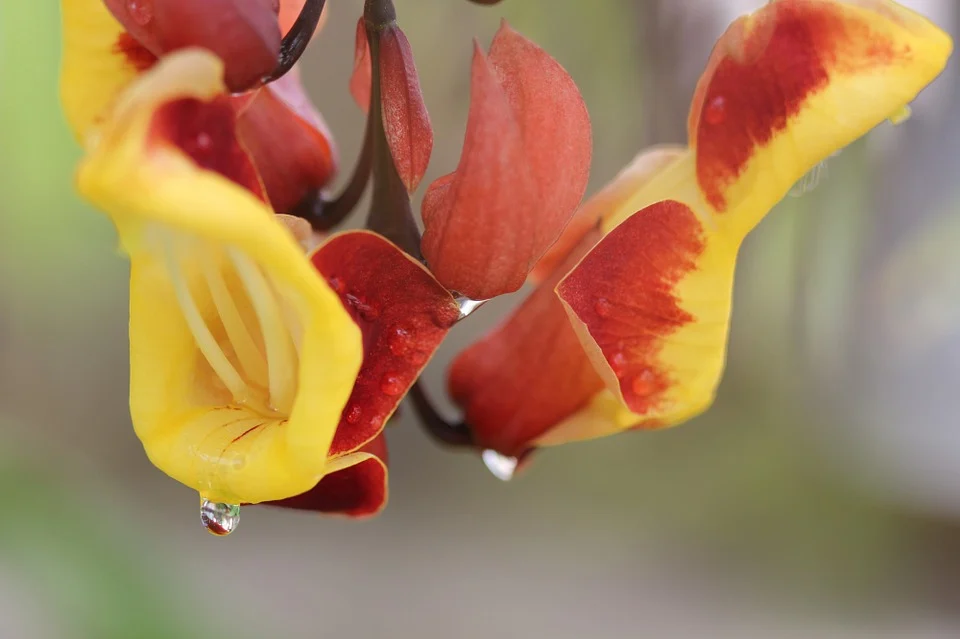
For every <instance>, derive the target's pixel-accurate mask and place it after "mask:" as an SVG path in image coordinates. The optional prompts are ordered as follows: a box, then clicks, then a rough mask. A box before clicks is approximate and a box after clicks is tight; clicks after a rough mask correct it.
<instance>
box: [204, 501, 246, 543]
mask: <svg viewBox="0 0 960 639" xmlns="http://www.w3.org/2000/svg"><path fill="white" fill-rule="evenodd" d="M200 523H202V524H203V527H204V528H206V529H207V532H209V533H210V534H211V535H216V536H217V537H223V536H225V535H229V534H230V533H232V532H233V531H234V530H236V528H237V524H238V523H240V506H238V505H237V504H223V503H220V502H216V501H210V500H209V499H204V500H203V503H202V504H201V505H200Z"/></svg>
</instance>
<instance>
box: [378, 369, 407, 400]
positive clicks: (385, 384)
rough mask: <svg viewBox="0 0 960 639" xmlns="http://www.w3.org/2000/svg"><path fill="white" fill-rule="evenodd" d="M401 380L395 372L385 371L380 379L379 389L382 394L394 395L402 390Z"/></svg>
mask: <svg viewBox="0 0 960 639" xmlns="http://www.w3.org/2000/svg"><path fill="white" fill-rule="evenodd" d="M403 386H404V384H403V380H402V379H400V377H399V376H397V374H396V373H387V374H385V375H384V376H383V378H382V379H381V380H380V390H381V391H383V394H384V395H390V396H391V397H396V396H397V395H399V394H400V393H402V392H403Z"/></svg>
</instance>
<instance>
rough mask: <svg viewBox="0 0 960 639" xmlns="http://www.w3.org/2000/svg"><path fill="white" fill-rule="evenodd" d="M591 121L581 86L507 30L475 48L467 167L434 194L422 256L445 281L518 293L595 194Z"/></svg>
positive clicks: (478, 294)
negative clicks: (590, 191) (486, 49)
mask: <svg viewBox="0 0 960 639" xmlns="http://www.w3.org/2000/svg"><path fill="white" fill-rule="evenodd" d="M590 154H591V137H590V121H589V117H588V115H587V111H586V107H585V105H584V103H583V99H582V98H581V96H580V93H579V91H578V90H577V87H576V85H575V84H574V83H573V80H572V79H571V78H570V76H569V75H568V74H567V73H566V71H564V70H563V68H562V67H561V66H560V65H559V64H558V63H557V62H556V60H554V59H553V58H551V57H550V56H548V55H547V54H546V53H545V52H544V51H543V50H542V49H540V48H539V47H537V46H536V45H535V44H533V43H532V42H530V41H529V40H527V39H525V38H523V37H522V36H520V35H519V34H518V33H516V32H515V31H513V30H512V29H510V27H509V26H507V25H506V23H504V24H503V25H502V26H501V28H500V30H499V31H498V32H497V35H496V37H495V38H494V41H493V45H492V46H491V48H490V56H489V59H488V58H486V57H485V56H484V55H483V53H482V52H481V51H480V49H479V46H475V51H474V57H473V67H472V71H471V103H470V114H469V117H468V121H467V132H466V136H465V139H464V144H463V153H462V155H461V157H460V164H459V166H458V167H457V170H456V172H455V173H453V174H452V175H450V176H446V177H445V178H441V180H438V181H437V182H434V183H433V184H431V185H430V188H429V189H428V190H427V193H426V195H425V196H424V201H423V209H422V213H423V221H424V226H425V233H424V236H423V245H422V250H423V254H424V256H425V257H426V258H427V260H428V262H429V263H430V266H431V269H432V270H433V271H434V273H436V275H437V278H438V279H439V280H440V281H441V282H442V283H443V284H444V285H446V286H447V287H448V288H451V289H453V290H457V291H459V292H461V293H463V294H465V295H467V296H469V297H472V298H474V299H487V298H490V297H493V296H495V295H500V294H502V293H508V292H510V291H515V290H517V289H518V288H520V286H522V284H523V281H524V279H525V278H526V276H527V273H528V272H529V271H530V269H531V268H532V267H533V265H534V264H535V263H536V261H537V260H538V259H540V257H541V256H542V255H543V253H544V252H545V251H546V250H547V248H548V247H549V246H550V245H551V244H552V243H553V242H554V241H555V240H556V239H557V237H559V235H560V232H561V231H562V230H563V227H564V226H565V225H566V224H567V222H568V221H569V220H570V218H571V216H572V215H573V213H574V211H575V209H576V206H577V204H578V203H579V202H580V198H581V197H582V196H583V192H584V189H585V188H586V183H587V177H588V173H589V165H590Z"/></svg>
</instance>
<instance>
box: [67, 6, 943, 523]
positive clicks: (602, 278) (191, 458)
mask: <svg viewBox="0 0 960 639" xmlns="http://www.w3.org/2000/svg"><path fill="white" fill-rule="evenodd" d="M480 4H495V3H487V2H483V3H480ZM61 6H62V10H63V22H64V59H63V70H62V78H61V96H62V101H63V107H64V112H65V114H66V117H67V120H68V122H69V123H70V125H71V128H72V129H73V131H74V132H75V134H76V136H77V138H78V140H79V141H80V143H81V144H82V145H83V147H84V149H85V156H84V158H83V160H82V162H81V164H80V167H79V169H78V172H77V186H78V189H79V191H80V193H81V194H82V195H83V196H84V197H85V198H86V199H88V200H89V201H91V202H92V203H94V204H95V205H96V206H97V207H98V208H100V209H102V210H103V211H104V212H105V213H106V214H107V215H108V216H109V217H110V219H111V220H112V222H113V224H114V225H115V227H116V229H117V232H118V235H119V240H120V244H121V247H122V249H123V251H124V252H125V253H126V254H127V255H128V256H129V260H130V411H131V415H132V419H133V425H134V428H135V429H136V433H137V435H138V437H139V438H140V440H141V441H142V443H143V446H144V449H145V450H146V453H147V455H148V456H149V458H150V460H151V461H152V462H153V463H154V464H155V465H156V466H157V467H158V468H160V469H161V470H162V471H163V472H165V473H167V474H168V475H170V476H171V477H173V478H174V479H176V480H178V481H180V482H182V483H183V484H185V485H187V486H189V487H191V488H193V489H195V490H196V491H197V492H198V493H199V494H200V496H201V498H202V499H203V500H204V507H203V511H202V512H203V515H204V523H205V525H206V526H207V528H208V529H209V530H210V531H211V532H215V533H218V534H223V533H227V532H230V530H232V527H233V526H234V525H235V524H236V515H237V507H238V506H239V505H240V504H272V505H277V506H284V507H290V508H300V509H308V510H313V511H319V512H328V513H340V514H346V515H350V516H363V515H371V514H374V513H376V512H378V511H379V510H380V509H381V508H382V507H383V505H384V503H385V501H386V497H387V456H386V447H385V444H384V437H383V428H384V424H385V423H386V421H387V420H388V419H389V418H390V416H391V415H392V414H393V412H394V411H395V409H396V407H397V405H398V403H399V402H400V401H401V399H403V398H404V397H405V396H406V395H407V393H408V391H411V389H412V392H411V398H412V400H413V403H414V405H415V407H416V408H417V409H418V412H419V413H420V414H421V417H422V420H423V422H424V423H425V425H426V426H428V428H429V429H430V430H431V431H432V432H433V433H434V434H436V435H438V436H439V437H440V438H441V439H443V440H444V441H446V442H448V443H458V444H462V445H466V446H470V447H473V448H475V449H477V450H478V451H484V454H485V455H488V456H489V457H490V461H491V463H498V464H500V465H501V466H503V465H504V464H506V468H500V470H501V471H502V472H505V473H509V472H511V471H512V466H513V465H515V464H516V463H518V461H519V460H522V459H526V458H528V455H529V453H530V452H531V451H533V450H535V449H537V448H540V447H544V446H550V445H554V444H560V443H566V442H571V441H576V440H583V439H588V438H594V437H600V436H604V435H610V434H614V433H619V432H621V431H626V430H632V429H650V428H660V427H666V426H672V425H675V424H679V423H681V422H683V421H685V420H687V419H689V418H691V417H693V416H695V415H697V414H699V413H701V412H703V411H704V410H706V409H707V408H708V407H709V406H710V404H711V402H712V400H713V397H714V394H715V391H716V387H717V384H718V382H719V380H720V377H721V375H722V372H723V367H724V359H725V349H726V341H727V334H728V329H729V321H730V310H731V291H732V287H733V277H734V267H735V263H736V257H737V253H738V250H739V247H740V245H741V243H742V242H743V240H744V238H745V236H746V235H747V234H748V233H749V232H750V230H751V229H752V228H753V227H754V226H756V224H757V223H758V222H759V221H760V220H761V219H762V218H763V217H764V216H765V215H766V214H767V212H768V211H769V210H770V209H771V208H772V207H773V206H774V205H775V204H776V203H777V202H778V201H779V200H780V199H781V198H783V197H784V196H785V195H786V194H787V192H788V191H789V189H790V188H791V186H792V185H793V184H794V183H795V182H796V181H797V180H798V179H800V178H801V177H802V176H803V175H804V174H805V173H807V172H808V171H810V170H811V169H812V168H813V167H815V166H816V165H817V164H818V163H819V162H821V161H822V160H824V159H825V158H826V157H828V156H829V155H831V154H832V153H834V152H836V151H837V150H839V149H840V148H842V147H844V146H846V145H848V144H850V143H851V142H853V141H854V140H856V139H857V138H859V137H861V136H862V135H864V134H865V133H867V132H868V131H869V130H870V129H871V128H873V127H875V126H876V125H878V124H879V123H881V122H883V121H884V120H886V119H888V118H896V117H897V116H898V114H900V113H901V112H902V111H903V110H904V109H905V108H906V106H907V104H908V103H909V102H910V101H911V100H912V99H913V98H914V97H915V96H916V95H917V94H918V93H919V92H920V91H921V90H922V89H923V88H924V87H925V86H927V85H928V84H929V83H930V82H931V81H933V79H934V78H935V77H936V76H937V75H938V74H939V73H940V72H941V70H942V69H943V68H944V66H945V64H946V61H947V58H948V57H949V55H950V52H951V49H952V43H951V41H950V39H949V37H948V36H947V35H946V34H944V33H943V32H942V31H941V30H940V29H938V28H937V27H936V26H934V25H933V24H931V23H930V22H929V21H927V20H926V19H925V18H923V17H921V16H919V15H917V14H916V13H913V12H911V11H909V10H907V9H904V8H903V7H901V6H899V5H898V4H896V3H895V2H892V1H890V0H773V1H772V2H770V3H768V4H766V5H765V6H763V7H762V8H760V9H758V10H757V11H756V12H755V13H753V14H751V15H748V16H745V17H742V18H740V19H738V20H737V21H736V22H734V23H733V24H732V25H731V26H730V27H729V28H728V29H727V31H726V32H725V33H724V34H723V35H722V36H721V38H720V40H719V41H718V42H717V44H716V46H715V47H714V49H713V53H712V55H711V57H710V59H709V60H708V62H707V65H706V69H705V71H704V73H703V75H702V77H701V79H700V81H699V83H698V85H697V88H696V91H695V94H694V96H693V100H692V103H691V108H690V115H689V120H688V140H687V144H686V145H685V146H676V147H657V148H653V149H649V150H646V151H644V152H641V153H640V154H639V155H638V156H637V158H636V159H635V160H634V161H633V162H632V163H631V164H630V166H628V167H627V168H625V169H624V170H623V171H622V172H621V173H620V174H619V175H617V176H616V177H615V178H614V179H613V181H612V182H610V183H609V184H608V185H607V186H606V187H604V188H603V189H602V190H600V191H599V192H598V193H597V194H595V195H594V196H592V197H591V198H589V199H588V200H587V201H586V202H585V203H583V204H582V205H581V199H582V198H583V195H584V192H585V190H586V186H587V179H588V174H589V167H590V161H591V153H592V141H591V131H590V120H589V117H588V114H587V109H586V107H585V105H584V101H583V99H582V97H581V95H580V93H579V91H578V89H577V87H576V85H575V84H574V82H573V80H572V79H571V77H570V76H569V74H567V72H566V71H565V70H564V69H563V68H562V67H561V66H560V65H559V64H558V63H557V62H556V61H555V60H554V59H553V58H551V57H550V56H549V55H548V54H547V53H546V52H544V51H543V50H542V49H541V48H539V47H538V46H537V45H536V44H534V43H533V42H531V41H530V40H528V39H526V38H524V37H523V36H522V35H520V34H519V33H517V32H516V31H514V30H513V29H512V28H511V27H510V26H508V25H507V24H505V23H504V24H503V25H502V26H501V28H500V30H499V31H498V32H497V34H496V36H495V37H494V39H493V43H492V44H491V46H490V48H489V50H488V51H487V52H484V51H483V50H482V49H481V48H480V46H479V45H475V50H474V54H473V61H472V67H471V69H470V81H471V85H470V86H471V89H470V109H469V114H468V121H467V127H466V133H465V137H464V141H463V147H462V153H461V157H460V161H459V164H458V165H457V166H456V167H455V169H454V170H453V171H452V172H451V173H449V174H447V175H445V176H443V177H441V178H439V179H437V180H435V181H434V182H433V183H431V184H429V185H428V186H427V188H426V191H425V194H424V197H423V204H422V210H421V217H422V226H423V232H422V234H421V231H420V225H419V224H418V223H417V220H416V219H415V217H414V215H413V212H412V210H411V204H410V195H411V193H413V192H414V191H415V190H416V189H417V188H418V186H419V184H420V181H421V179H422V178H423V176H424V174H425V172H426V169H427V165H428V163H429V161H430V155H431V150H432V146H433V130H432V127H431V124H430V118H429V115H428V112H427V109H426V106H425V104H424V100H423V96H422V94H421V91H420V85H419V80H418V77H417V70H416V66H415V64H414V59H413V53H412V47H411V44H410V43H409V42H408V40H407V38H406V36H405V35H404V33H403V31H402V30H401V29H400V28H399V26H398V23H397V16H396V12H395V10H394V7H393V4H392V3H391V2H390V0H366V5H365V9H364V14H363V16H361V17H360V19H359V22H358V25H357V34H356V49H355V51H354V72H353V76H352V78H351V81H350V86H349V89H350V91H351V93H352V94H353V96H354V98H355V100H356V101H357V104H358V105H359V106H360V107H361V108H362V109H364V110H365V111H366V112H367V114H368V116H367V125H366V136H365V140H364V144H363V148H362V151H361V153H360V157H359V160H358V162H357V166H356V169H355V170H354V173H353V177H352V178H351V179H350V180H349V182H348V184H347V186H346V187H345V188H344V190H343V192H342V193H340V194H338V195H337V196H331V195H330V194H329V193H328V189H327V187H328V183H329V181H330V179H331V177H332V176H333V175H334V172H335V170H336V168H337V164H338V160H337V154H336V150H335V147H334V144H333V142H332V138H331V135H330V132H329V131H328V130H327V128H326V126H325V125H324V123H323V120H322V119H321V117H320V115H319V113H318V112H317V111H316V110H315V108H314V107H313V105H312V104H311V102H310V100H309V99H308V97H307V96H306V94H305V92H304V91H303V89H302V86H301V85H300V71H299V69H298V65H297V58H298V57H299V55H300V53H302V51H303V49H304V48H305V47H306V46H307V43H308V42H309V40H310V39H311V37H312V36H313V35H314V32H315V31H316V30H317V29H318V27H319V25H320V23H321V22H322V21H323V9H324V2H323V1H322V0H280V1H279V2H277V0H248V1H243V2H241V1H240V0H204V2H197V1H196V0H61ZM478 10H483V9H478ZM485 10H489V9H485ZM368 182H372V198H371V208H370V212H369V215H368V217H367V225H366V229H365V230H355V231H342V232H338V233H335V234H332V235H330V234H328V233H327V232H328V231H330V230H331V229H332V228H333V227H335V226H336V225H337V224H339V223H340V222H341V221H342V220H343V219H344V217H345V216H346V215H347V214H348V213H349V212H350V211H352V210H353V209H354V208H355V206H356V204H357V202H358V200H359V196H360V194H361V193H362V192H363V191H364V189H365V187H366V185H367V184H368ZM524 284H529V285H531V286H532V289H533V290H532V292H531V293H530V295H529V296H528V297H527V298H526V300H525V302H524V303H523V304H522V305H521V306H520V307H519V308H518V309H517V310H516V311H515V312H514V313H513V314H512V315H511V316H510V317H509V318H507V319H506V320H505V322H503V323H502V324H501V325H500V326H499V327H498V328H497V329H496V330H494V331H493V332H492V333H490V334H489V335H487V336H485V337H484V338H482V339H481V340H479V341H478V342H477V343H475V344H473V345H472V346H470V347H469V348H467V349H466V350H465V351H464V352H463V353H461V354H460V355H459V356H458V357H457V358H456V359H455V361H454V363H453V365H452V367H451V369H450V371H449V391H450V395H451V397H452V398H453V399H454V401H455V402H456V403H457V404H458V405H459V406H460V407H461V408H462V410H463V422H462V423H460V424H455V425H452V424H447V423H445V422H444V421H443V420H442V419H441V418H440V417H439V416H438V415H437V414H436V412H435V411H433V410H432V408H431V407H430V405H429V401H428V400H427V397H426V395H425V394H424V393H423V391H422V389H420V388H418V387H417V386H416V381H417V378H418V377H419V375H420V373H421V372H422V370H423V369H424V367H425V366H426V365H427V363H428V362H429V360H430V358H431V356H432V355H433V353H434V352H435V350H436V349H437V347H438V346H439V345H440V343H441V342H442V341H443V339H444V337H445V336H446V334H447V332H448V331H449V330H450V328H451V327H452V326H453V325H454V324H455V323H457V322H458V321H460V320H462V319H464V318H465V317H467V315H469V312H470V311H471V310H472V309H474V308H476V307H477V306H478V305H479V304H480V303H482V302H483V301H485V300H488V299H490V298H493V297H496V296H498V295H503V294H506V293H510V292H513V291H517V290H519V289H520V288H521V287H522V286H524Z"/></svg>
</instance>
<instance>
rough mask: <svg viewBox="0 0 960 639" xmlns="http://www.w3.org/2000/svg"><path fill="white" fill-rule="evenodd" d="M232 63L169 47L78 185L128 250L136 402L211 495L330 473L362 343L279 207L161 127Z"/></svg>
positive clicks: (162, 462) (93, 151)
mask: <svg viewBox="0 0 960 639" xmlns="http://www.w3.org/2000/svg"><path fill="white" fill-rule="evenodd" d="M221 74H222V64H221V63H220V61H219V60H217V59H216V58H215V57H213V56H212V55H211V54H209V53H206V52H203V51H200V50H187V51H182V52H178V53H175V54H172V55H170V56H168V57H166V58H164V60H163V61H162V62H160V63H159V64H158V65H157V66H156V67H155V68H154V69H153V70H152V71H150V72H149V73H147V74H145V75H144V76H143V77H141V78H140V79H138V80H137V81H136V82H135V83H134V84H133V85H132V86H131V87H130V89H129V90H128V91H127V92H125V93H124V94H123V96H122V97H121V98H120V100H118V102H117V106H116V109H115V110H114V111H113V112H112V115H111V117H110V119H109V120H107V121H106V122H105V124H104V126H103V127H102V128H101V129H100V130H99V131H98V132H97V135H95V136H91V138H90V139H91V144H90V152H89V154H88V156H87V157H86V159H85V160H84V161H83V163H82V165H81V167H80V170H79V174H78V184H79V188H80V191H81V193H82V194H83V195H84V196H85V197H87V198H88V199H90V200H91V201H93V202H94V203H95V204H97V205H98V206H99V207H101V208H102V209H103V210H104V211H105V212H106V213H107V214H108V215H109V216H110V217H111V219H112V220H113V222H114V224H115V225H116V227H117V230H118V233H119V236H120V242H121V245H122V247H123V249H124V250H125V252H126V253H128V254H129V256H130V262H131V277H130V368H131V371H130V409H131V414H132V417H133V423H134V428H135V429H136V432H137V435H138V437H140V439H141V441H142V442H143V445H144V448H145V449H146V452H147V454H148V455H149V457H150V459H151V461H153V463H154V464H156V465H157V467H159V468H160V469H161V470H163V471H164V472H166V473H167V474H169V475H170V476H171V477H173V478H175V479H177V480H178V481H180V482H182V483H184V484H186V485H187V486H190V487H192V488H194V489H196V490H198V491H199V492H200V493H201V494H202V495H203V496H204V497H206V498H208V499H211V500H214V501H221V502H227V503H256V502H261V501H268V500H277V499H284V498H287V497H291V496H294V495H298V494H301V493H304V492H306V491H307V490H310V489H311V488H312V487H313V486H314V485H316V484H317V482H318V481H319V480H320V479H321V478H322V477H323V476H324V474H325V473H326V472H328V468H327V452H328V450H329V447H330V444H331V442H332V440H333V436H334V432H335V430H336V426H337V423H338V421H339V418H340V414H341V411H342V410H343V407H344V404H345V403H346V401H347V398H348V397H349V395H350V392H351V390H352V387H353V383H354V380H355V378H356V375H357V372H358V370H359V368H360V363H361V359H362V345H361V341H360V333H359V330H358V329H357V327H356V325H355V324H354V323H353V322H352V321H351V319H350V318H349V316H348V314H347V312H346V310H345V309H344V308H343V306H342V304H341V303H340V301H339V298H338V297H337V295H336V294H335V293H334V292H333V291H332V290H330V289H329V287H328V286H327V285H326V283H325V281H324V280H323V278H322V277H320V276H319V274H318V273H317V272H316V271H315V269H314V268H313V267H312V266H311V265H310V263H309V261H308V259H307V257H306V255H305V254H304V252H303V250H302V248H301V247H300V246H299V245H298V244H297V241H296V239H295V238H294V237H293V236H292V234H291V233H290V232H289V230H288V229H287V228H286V227H285V225H284V224H283V223H282V222H281V221H280V220H278V219H276V218H275V216H274V215H273V214H272V212H271V211H270V210H269V209H268V208H267V206H266V205H265V204H264V203H263V202H262V201H261V200H260V199H258V198H257V197H256V195H254V194H253V193H251V192H250V191H248V190H245V189H244V188H242V187H241V186H239V185H238V184H237V183H236V182H235V181H231V180H230V179H226V178H225V177H224V175H222V174H221V173H218V172H217V171H216V170H208V169H204V168H201V166H199V165H198V164H197V162H195V161H194V160H193V159H192V158H191V156H189V155H188V154H187V153H185V152H184V150H183V149H182V148H181V147H179V146H177V145H176V144H174V143H172V142H171V139H169V138H166V137H164V135H161V134H160V133H163V132H164V131H162V130H161V131H159V133H158V129H157V123H158V121H159V120H158V119H157V118H158V117H159V116H158V114H159V113H161V112H164V109H165V108H167V107H169V106H170V105H171V104H191V105H196V104H199V105H201V106H202V105H203V104H210V105H213V104H215V100H216V99H217V97H218V96H220V95H221V94H222V92H223V90H224V89H223V85H222V82H221V79H220V78H221ZM184 101H187V102H184ZM205 101H208V102H205ZM212 113H214V115H216V114H217V112H216V111H213V112H212ZM224 114H232V111H230V110H229V109H227V110H226V111H224ZM224 117H226V115H225V116H224ZM214 124H215V126H213V128H212V129H211V130H210V133H209V136H208V137H207V138H206V139H205V140H204V141H203V144H202V145H201V146H202V147H203V148H208V149H213V150H214V152H216V150H217V149H218V148H219V147H218V144H219V143H220V142H221V140H219V139H217V137H216V136H222V135H224V132H225V131H226V132H227V133H232V132H231V130H230V126H226V127H224V126H221V125H222V123H221V122H215V123H214ZM183 130H184V129H183V128H182V127H181V128H179V129H177V131H178V133H182V132H183ZM187 130H189V129H187ZM201 135H207V133H206V132H201ZM231 142H235V140H232V141H231ZM225 148H226V147H225ZM228 148H229V149H233V147H228ZM231 153H233V151H232V150H231ZM206 159H207V160H209V167H213V168H216V167H217V162H216V161H215V160H216V158H215V157H214V158H206ZM228 159H229V160H230V162H231V163H233V164H235V163H236V161H237V160H238V158H237V157H235V156H234V155H230V156H229V158H228ZM233 164H231V165H230V166H233ZM209 167H208V168H209Z"/></svg>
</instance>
